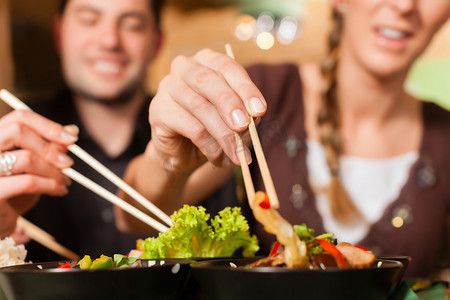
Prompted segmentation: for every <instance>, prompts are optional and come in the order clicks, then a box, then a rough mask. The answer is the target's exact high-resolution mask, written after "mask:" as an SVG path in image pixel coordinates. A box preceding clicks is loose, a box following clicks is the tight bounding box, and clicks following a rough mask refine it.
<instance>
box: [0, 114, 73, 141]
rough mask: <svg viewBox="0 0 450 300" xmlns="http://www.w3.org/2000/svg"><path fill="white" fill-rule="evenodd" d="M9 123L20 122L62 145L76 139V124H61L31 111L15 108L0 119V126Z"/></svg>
mask: <svg viewBox="0 0 450 300" xmlns="http://www.w3.org/2000/svg"><path fill="white" fill-rule="evenodd" d="M11 123H21V124H23V125H25V126H27V127H29V128H32V129H33V130H34V131H36V133H38V134H39V135H41V136H42V137H44V138H45V139H47V140H49V141H52V142H55V143H60V144H62V145H70V144H73V143H74V142H76V141H77V139H78V127H77V126H75V125H67V126H62V125H61V124H58V123H56V122H53V121H51V120H48V119H46V118H44V117H43V116H41V115H39V114H37V113H35V112H32V111H25V110H15V111H12V112H10V113H9V114H7V115H5V116H4V117H3V118H2V119H0V127H3V126H6V125H8V124H11Z"/></svg>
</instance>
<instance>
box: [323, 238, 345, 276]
mask: <svg viewBox="0 0 450 300" xmlns="http://www.w3.org/2000/svg"><path fill="white" fill-rule="evenodd" d="M317 242H318V243H319V244H320V246H322V248H323V250H325V251H326V252H328V253H329V254H330V255H331V256H333V258H334V260H335V261H336V263H337V265H338V267H339V268H344V269H345V268H348V264H347V262H346V261H345V258H344V256H343V255H342V253H341V251H339V250H338V249H337V248H336V246H335V245H333V244H332V243H330V242H328V241H326V240H324V239H321V240H317Z"/></svg>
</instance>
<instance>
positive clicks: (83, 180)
mask: <svg viewBox="0 0 450 300" xmlns="http://www.w3.org/2000/svg"><path fill="white" fill-rule="evenodd" d="M62 172H63V173H64V174H65V175H67V176H68V177H70V178H72V179H73V180H75V181H76V182H78V183H79V184H81V185H83V186H84V187H85V188H87V189H89V190H91V191H93V192H94V193H96V194H97V195H99V196H100V197H102V198H104V199H106V200H108V201H109V202H111V203H112V204H114V205H116V206H118V207H120V208H121V209H123V210H124V211H126V212H128V213H129V214H130V215H132V216H134V217H136V218H138V219H139V220H141V221H142V222H144V223H146V224H147V225H150V226H151V227H153V228H154V229H156V230H158V231H160V232H164V231H166V230H167V229H168V228H167V227H166V226H164V225H163V224H161V223H160V222H158V221H156V220H155V219H153V218H152V217H150V216H148V215H146V214H144V213H143V212H142V211H140V210H139V209H137V208H136V207H134V206H132V205H131V204H130V203H128V202H126V201H124V200H123V199H121V198H119V197H117V196H116V195H114V194H113V193H111V192H110V191H108V190H107V189H105V188H103V187H101V186H100V185H98V184H97V183H95V182H93V181H92V180H90V179H89V178H87V177H85V176H84V175H82V174H80V173H79V172H77V171H75V170H74V169H71V168H67V169H63V170H62Z"/></svg>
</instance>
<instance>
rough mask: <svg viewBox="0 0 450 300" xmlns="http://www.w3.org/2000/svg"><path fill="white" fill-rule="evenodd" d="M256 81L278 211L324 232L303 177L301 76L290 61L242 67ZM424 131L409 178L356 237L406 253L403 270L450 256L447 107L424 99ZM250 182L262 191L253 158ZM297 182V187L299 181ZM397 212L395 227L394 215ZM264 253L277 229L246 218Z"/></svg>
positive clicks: (414, 272) (412, 272)
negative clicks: (264, 110)
mask: <svg viewBox="0 0 450 300" xmlns="http://www.w3.org/2000/svg"><path fill="white" fill-rule="evenodd" d="M247 70H248V72H249V74H250V76H251V78H252V80H253V81H254V82H255V84H256V85H257V86H258V87H259V88H260V90H261V92H262V93H263V95H264V97H265V99H266V101H267V102H268V110H267V113H266V115H265V116H264V117H263V118H262V119H261V123H260V124H259V125H258V132H259V134H260V139H261V144H262V146H263V149H264V153H265V155H266V159H267V162H268V165H269V169H270V171H271V173H272V177H273V181H274V184H275V188H276V190H277V193H278V197H279V200H280V209H279V211H280V213H281V215H282V216H283V217H284V218H286V219H287V220H288V221H290V222H291V223H292V224H301V223H306V224H307V225H308V226H309V227H311V228H313V229H315V231H316V234H320V233H322V232H324V227H323V222H322V217H321V216H320V215H319V213H318V211H317V209H316V203H315V197H314V194H313V191H312V190H311V187H310V185H309V183H308V170H307V167H306V153H307V147H306V132H305V128H304V122H303V120H304V107H303V95H302V83H301V79H300V75H299V72H298V68H297V66H295V65H287V64H286V65H277V66H267V65H255V66H252V67H250V68H248V69H247ZM423 121H424V135H423V140H422V144H421V147H420V149H419V158H418V160H417V162H416V163H415V164H414V165H413V167H412V168H411V171H410V174H409V178H408V180H407V183H406V184H405V186H404V187H403V188H402V190H401V193H400V195H399V197H398V199H396V200H395V201H394V202H393V203H392V204H391V205H390V206H388V207H387V208H386V210H385V211H384V214H383V216H382V217H381V219H380V220H378V221H377V222H376V223H375V224H373V225H372V226H371V227H370V230H369V233H368V234H367V236H366V237H365V238H364V239H363V240H362V241H360V242H359V243H358V244H360V245H362V246H365V247H367V248H369V249H371V250H372V251H373V252H374V253H375V254H376V255H382V254H384V255H393V254H397V255H409V256H411V258H412V261H411V263H410V265H409V267H408V270H407V275H409V276H419V275H428V274H429V273H430V272H431V271H432V270H434V269H435V268H436V267H437V263H438V257H439V256H440V257H443V256H445V258H446V259H447V260H448V259H449V256H450V255H449V251H450V250H449V249H450V248H449V247H448V241H449V240H450V234H449V230H448V220H449V216H450V112H448V111H446V110H444V109H442V108H440V107H438V106H437V105H435V104H432V103H425V104H424V105H423ZM250 168H251V171H252V176H253V180H254V183H255V188H256V189H258V190H264V189H263V187H264V184H263V181H262V178H261V176H260V174H259V170H258V166H257V164H256V163H253V164H251V165H250ZM298 185H299V186H301V187H302V189H301V190H300V191H299V190H298V189H297V188H296V187H298ZM395 217H400V218H402V219H403V221H404V224H403V226H401V227H399V228H396V227H394V226H393V225H392V219H393V218H395ZM250 223H251V227H252V228H254V231H255V233H256V234H257V235H258V238H259V239H260V246H261V248H262V250H263V253H268V251H269V249H270V247H271V244H272V242H273V241H275V236H273V235H270V234H268V233H266V232H265V231H264V229H263V228H262V226H261V225H260V224H258V223H257V222H255V220H253V219H251V218H250Z"/></svg>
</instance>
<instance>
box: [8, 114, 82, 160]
mask: <svg viewBox="0 0 450 300" xmlns="http://www.w3.org/2000/svg"><path fill="white" fill-rule="evenodd" d="M0 128H1V132H2V135H0V150H1V151H5V150H11V149H14V148H22V149H27V150H29V151H32V152H34V153H36V154H37V155H39V156H40V157H42V158H44V159H45V160H47V161H48V162H50V163H52V164H53V165H54V166H56V167H58V168H67V167H70V166H71V165H72V164H73V160H72V159H71V158H70V157H69V156H68V155H67V154H66V153H65V152H67V148H66V147H65V146H62V145H60V144H55V143H53V142H48V141H47V140H45V139H44V138H43V137H42V136H41V135H39V134H37V133H36V131H34V130H32V129H31V128H30V127H28V126H27V125H25V124H24V123H21V122H11V123H9V122H8V123H6V124H2V126H1V127H0Z"/></svg>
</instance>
